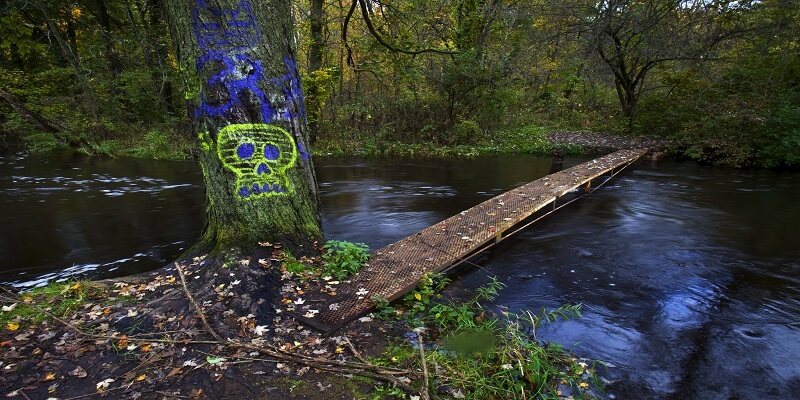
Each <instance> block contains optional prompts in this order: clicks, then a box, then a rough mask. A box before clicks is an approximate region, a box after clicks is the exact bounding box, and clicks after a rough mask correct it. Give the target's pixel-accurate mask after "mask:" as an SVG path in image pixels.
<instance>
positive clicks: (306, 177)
mask: <svg viewBox="0 0 800 400" xmlns="http://www.w3.org/2000/svg"><path fill="white" fill-rule="evenodd" d="M164 5H165V8H164V10H165V12H166V15H167V23H168V25H169V28H170V33H171V36H172V38H173V44H174V45H175V50H176V54H177V59H178V63H179V69H180V72H181V75H182V78H183V80H184V86H185V93H186V98H187V105H188V109H189V115H190V117H191V119H192V125H193V130H194V133H195V135H196V138H197V142H198V145H199V146H198V147H199V148H200V154H199V160H200V165H201V167H202V169H203V176H204V180H205V186H206V201H207V206H206V215H207V224H206V227H205V231H204V233H203V236H202V238H201V240H200V242H199V243H198V244H197V245H195V247H194V248H193V249H192V250H190V251H189V252H188V253H187V255H186V256H187V258H188V257H192V256H199V257H201V258H203V257H204V261H203V265H202V268H201V270H200V274H201V275H199V277H200V278H202V279H194V280H192V282H190V286H189V289H190V290H191V291H193V292H195V296H197V297H199V298H201V300H211V299H218V300H216V301H222V303H217V304H219V305H220V306H221V307H224V308H225V309H228V310H233V311H234V312H235V313H237V314H238V315H247V314H248V313H250V314H253V315H255V316H256V318H257V319H259V320H260V321H262V322H266V323H268V322H269V321H270V319H269V316H270V315H271V314H272V309H271V306H270V302H269V301H268V300H267V299H269V298H270V297H271V295H272V294H274V284H273V283H272V280H271V278H270V276H271V275H270V274H269V273H266V272H265V270H264V266H265V265H266V263H268V261H266V260H269V259H270V258H272V257H270V255H271V254H272V253H273V251H275V250H276V247H277V245H276V244H275V243H276V242H280V243H281V244H282V245H283V246H284V247H285V248H286V249H289V250H290V251H291V252H292V254H294V255H298V256H299V255H303V254H311V253H313V252H314V251H315V247H314V246H313V243H314V242H315V241H317V240H319V239H321V238H322V228H321V223H320V219H321V218H320V208H319V202H318V195H317V185H316V179H315V176H314V171H313V167H312V164H311V158H310V156H309V154H308V152H307V151H306V150H305V149H307V148H308V147H307V143H308V139H307V121H306V115H305V111H304V108H303V96H302V92H301V88H300V77H299V76H298V71H297V66H296V61H295V60H296V52H295V47H294V26H293V21H292V17H291V15H292V14H291V9H290V1H287V0H174V1H166V2H165V4H164ZM197 260H198V258H193V260H192V261H194V262H197ZM187 261H188V260H187ZM189 262H191V261H189ZM184 264H188V263H184ZM220 285H221V286H220ZM234 285H236V291H237V293H238V296H230V297H228V296H225V295H222V296H221V295H220V294H219V293H220V292H219V291H218V289H219V288H220V287H223V288H225V287H227V288H230V287H233V286H234ZM215 288H216V289H215ZM210 303H213V300H212V301H210V302H209V304H210ZM180 307H184V309H185V307H186V305H185V304H182V305H180ZM218 327H219V328H221V329H224V325H222V324H220V325H218Z"/></svg>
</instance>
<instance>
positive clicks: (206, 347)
mask: <svg viewBox="0 0 800 400" xmlns="http://www.w3.org/2000/svg"><path fill="white" fill-rule="evenodd" d="M260 261H261V260H260ZM260 261H259V264H260V265H262V266H263V265H264V264H265V263H261V262H260ZM273 261H274V260H273ZM266 264H270V265H269V267H267V268H268V270H269V271H272V273H273V275H274V279H276V281H278V283H279V284H278V285H277V286H276V287H280V289H279V290H277V291H276V293H274V297H273V298H272V299H271V304H272V305H273V308H274V312H275V314H274V317H273V318H272V320H271V322H270V323H266V324H263V325H262V323H263V321H259V317H256V316H254V315H252V314H250V315H236V313H235V312H233V311H232V310H229V309H225V307H224V304H225V300H224V299H225V298H227V297H228V296H243V295H244V296H246V295H248V294H247V293H238V292H237V291H236V282H231V283H230V284H229V285H228V287H227V288H225V287H224V286H225V285H221V286H220V287H217V289H218V294H219V296H220V297H219V298H218V299H217V300H216V302H217V303H216V304H206V303H204V304H202V305H198V304H197V303H194V300H192V299H193V298H192V296H191V292H192V291H191V290H190V289H188V287H191V281H192V280H193V278H194V277H196V276H199V275H198V274H201V273H202V271H203V267H204V265H203V264H202V261H200V262H197V263H193V264H192V265H190V266H184V267H177V266H172V267H166V268H163V269H161V270H159V271H156V272H153V273H149V274H144V275H138V276H133V277H127V278H121V279H115V280H105V281H97V282H90V281H78V282H68V283H54V284H51V285H49V286H48V287H46V288H44V289H38V290H35V291H33V292H23V293H12V292H10V291H7V290H6V291H4V292H3V294H2V295H0V301H2V304H3V311H2V313H0V322H2V329H1V330H0V351H1V352H2V359H1V360H0V388H2V389H3V390H2V391H3V392H4V393H7V396H8V397H9V398H20V399H33V398H42V399H44V398H55V399H76V398H86V397H92V396H100V397H102V396H111V397H112V398H117V399H156V398H170V399H172V398H175V399H177V398H197V399H225V398H231V396H232V394H235V396H236V397H241V398H250V399H319V398H321V396H322V397H324V398H326V399H356V398H357V399H362V398H365V399H366V398H369V399H384V398H387V399H388V398H397V399H419V398H440V399H454V398H456V399H457V398H492V396H489V395H488V394H489V393H496V392H495V390H498V388H499V390H502V391H506V390H514V389H513V388H517V386H516V385H519V383H520V382H527V383H525V384H523V385H521V386H519V387H518V389H521V390H528V393H531V392H536V391H539V392H540V393H542V394H543V395H547V396H556V397H562V395H563V397H564V398H569V397H568V396H571V395H576V396H577V395H580V396H582V397H583V398H594V397H595V395H596V393H597V392H596V389H595V386H594V383H593V382H594V381H593V379H594V373H593V371H594V370H593V369H592V367H591V366H589V363H588V362H587V361H585V360H578V359H575V358H574V357H570V356H569V355H567V354H566V353H564V352H563V350H561V349H560V347H558V346H548V345H547V344H544V346H543V345H542V344H540V343H538V342H536V341H535V340H529V339H526V338H527V335H523V334H522V333H521V331H519V330H518V329H519V328H517V327H515V325H514V324H513V323H512V324H508V322H509V321H506V322H501V321H505V319H504V318H503V317H502V314H499V313H498V314H495V313H493V312H492V311H491V310H488V309H482V308H481V309H479V308H476V307H477V306H478V305H477V300H476V301H475V302H474V303H469V304H467V303H462V304H461V305H456V304H453V303H448V302H447V301H443V300H442V299H441V297H440V295H439V294H438V292H439V291H440V290H442V288H443V287H444V284H445V283H446V280H444V279H442V278H436V283H434V279H428V280H427V281H425V282H423V283H422V284H421V286H420V287H419V288H418V289H417V290H415V291H414V292H412V293H411V294H410V295H409V296H407V297H406V298H405V299H404V300H402V301H398V302H396V303H393V304H392V305H391V306H390V305H389V304H385V305H383V306H382V307H381V308H380V309H379V310H378V312H377V313H376V314H371V315H368V316H365V317H363V318H360V319H358V320H356V321H354V322H353V323H351V324H349V325H348V326H346V327H344V328H343V329H341V330H339V331H337V332H335V333H334V334H332V335H327V336H326V335H322V334H320V333H319V332H316V331H314V330H313V329H311V328H310V327H308V326H304V325H303V324H301V323H299V322H298V321H296V320H294V319H293V318H291V317H289V316H288V315H287V311H290V310H292V309H294V308H295V307H300V306H301V305H302V304H303V303H301V301H300V299H299V298H298V296H299V295H302V293H303V288H304V287H305V285H307V284H308V282H309V281H308V280H309V279H326V280H327V283H328V284H329V285H332V287H334V288H335V285H336V282H333V281H330V279H329V278H326V277H324V276H322V274H321V272H319V271H318V270H314V267H313V266H312V267H310V269H309V271H317V272H303V273H291V272H288V271H287V270H286V264H285V263H283V262H279V263H271V262H267V263H266ZM214 275H215V276H216V274H214ZM278 275H280V277H278ZM187 281H189V283H190V284H189V285H188V286H187V284H186V282H187ZM499 286H500V284H497V283H496V284H495V285H494V286H492V287H487V288H484V289H483V290H481V289H478V290H477V293H479V294H481V296H490V295H492V293H495V292H496V290H497V289H499ZM332 295H335V294H332ZM487 298H488V297H476V299H487ZM181 299H182V300H181ZM187 299H188V300H189V302H191V303H192V304H194V306H195V308H194V309H193V310H188V311H189V312H188V313H183V314H182V313H180V312H177V313H176V312H174V309H172V308H170V307H169V306H165V304H167V305H170V304H175V303H176V302H180V301H183V302H184V303H186V301H187ZM292 299H293V300H292ZM434 304H439V306H438V308H436V307H434ZM448 304H449V305H448ZM313 306H314V307H317V306H324V305H316V304H315V305H313ZM426 309H427V310H434V309H438V310H439V313H438V314H434V312H433V311H425V310H426ZM447 310H450V311H448V312H445V311H447ZM442 312H445V315H449V317H447V318H454V317H457V318H458V319H459V320H460V321H461V322H458V323H456V322H455V321H449V322H448V321H447V320H446V318H445V317H444V316H442V315H441V313H442ZM577 312H578V311H577V309H570V308H565V309H564V310H555V311H553V312H552V316H548V317H547V318H548V320H549V319H550V318H553V316H558V315H561V316H562V317H564V316H567V315H571V314H576V313H577ZM451 314H452V315H451ZM526 318H529V319H530V321H531V322H533V321H534V320H535V319H536V318H538V317H536V316H533V315H530V316H527V317H526ZM207 319H208V320H209V321H210V320H212V319H213V320H215V321H216V322H215V323H223V324H224V327H225V328H224V330H223V331H224V332H235V334H233V335H231V336H228V335H226V337H224V338H223V337H220V336H219V334H218V333H216V332H217V331H219V329H215V328H213V327H212V325H211V324H209V323H208V322H207ZM464 321H467V322H464ZM465 323H466V325H465ZM217 326H219V325H217ZM413 326H425V327H426V328H424V329H419V328H418V329H414V330H413V331H412V327H413ZM437 327H438V328H437ZM456 332H459V333H461V334H463V335H457V336H451V333H456ZM475 335H478V336H475ZM487 335H488V336H487ZM452 338H456V339H457V340H456V341H449V340H446V339H452ZM477 338H481V341H482V342H483V343H481V344H480V346H479V347H480V352H479V353H477V354H478V355H477V356H475V355H474V354H472V353H471V352H472V351H475V350H476V349H475V348H473V347H472V346H475V345H476V343H473V341H474V340H475V339H477ZM487 339H488V340H489V342H488V343H492V344H489V345H487V344H486V343H487V342H485V341H486V340H487ZM423 340H424V343H425V344H426V346H425V347H426V348H427V351H425V350H423V349H420V348H419V346H418V345H419V344H421V343H422V342H423ZM463 340H466V342H463ZM453 343H458V344H457V346H468V348H472V350H465V349H459V348H458V347H452V346H453ZM509 346H510V347H509ZM462 351H467V353H462ZM497 351H500V353H497V354H502V357H501V358H495V356H492V357H490V358H488V359H487V358H485V357H487V356H489V355H491V354H494V353H496V352H497ZM530 351H534V352H535V353H529V352H530ZM516 355H520V356H525V359H524V360H521V361H526V362H535V363H536V371H539V373H537V374H533V375H532V374H529V373H532V372H533V371H534V370H529V369H528V368H529V367H528V365H527V364H526V365H525V367H524V368H523V365H522V364H520V365H519V366H516V361H514V358H513V357H515V356H516ZM508 357H511V358H508ZM421 360H425V362H424V363H423V362H422V361H421ZM512 364H513V365H512ZM423 365H424V366H423ZM506 366H508V368H506ZM542 368H544V369H542ZM471 371H472V372H471ZM516 371H520V372H521V373H522V372H524V374H523V375H519V374H518V373H517V372H516ZM526 374H527V375H526ZM522 378H525V379H522ZM484 380H485V381H486V382H483V381H484ZM505 384H511V385H514V386H510V387H508V388H504V386H503V385H505ZM496 387H497V388H496ZM480 393H484V394H485V395H481V394H480ZM486 396H489V397H486Z"/></svg>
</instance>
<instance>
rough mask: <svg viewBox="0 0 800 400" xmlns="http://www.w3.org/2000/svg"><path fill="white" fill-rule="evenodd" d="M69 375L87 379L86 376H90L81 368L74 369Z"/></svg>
mask: <svg viewBox="0 0 800 400" xmlns="http://www.w3.org/2000/svg"><path fill="white" fill-rule="evenodd" d="M69 374H70V375H72V376H74V377H78V378H86V375H88V374H87V373H86V370H84V369H83V368H81V367H75V369H73V370H72V372H70V373H69Z"/></svg>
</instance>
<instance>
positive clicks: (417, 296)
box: [414, 293, 422, 300]
mask: <svg viewBox="0 0 800 400" xmlns="http://www.w3.org/2000/svg"><path fill="white" fill-rule="evenodd" d="M414 298H415V299H417V300H422V295H420V294H419V293H414Z"/></svg>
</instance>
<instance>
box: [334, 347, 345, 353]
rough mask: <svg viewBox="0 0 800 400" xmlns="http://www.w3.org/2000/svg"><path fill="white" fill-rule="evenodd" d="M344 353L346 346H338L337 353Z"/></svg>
mask: <svg viewBox="0 0 800 400" xmlns="http://www.w3.org/2000/svg"><path fill="white" fill-rule="evenodd" d="M342 353H344V348H341V347H337V348H336V354H342Z"/></svg>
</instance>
